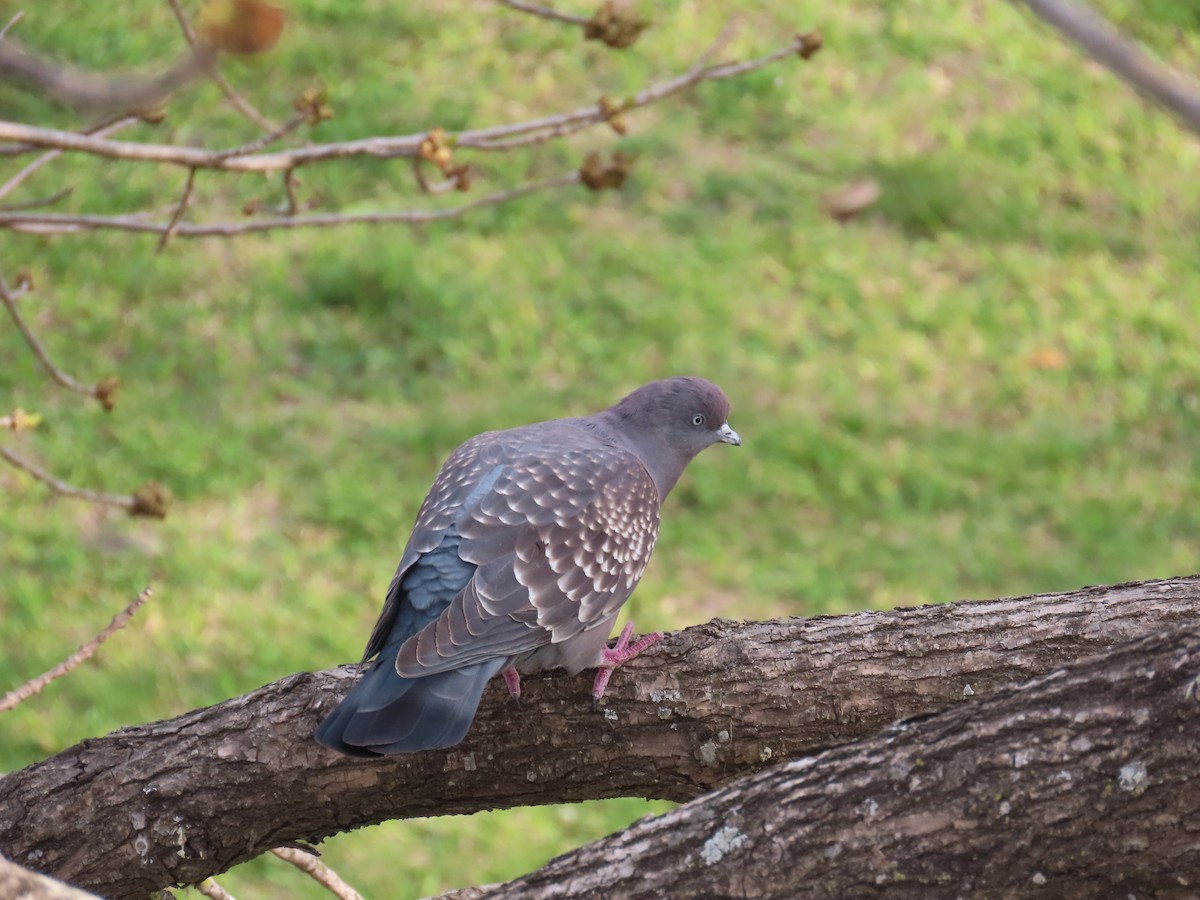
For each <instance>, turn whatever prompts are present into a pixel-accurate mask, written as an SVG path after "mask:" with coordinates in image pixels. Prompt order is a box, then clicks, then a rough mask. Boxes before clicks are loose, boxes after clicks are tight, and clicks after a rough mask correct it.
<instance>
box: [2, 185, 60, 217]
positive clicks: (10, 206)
mask: <svg viewBox="0 0 1200 900" xmlns="http://www.w3.org/2000/svg"><path fill="white" fill-rule="evenodd" d="M74 190H75V188H70V187H65V188H63V189H62V190H58V191H55V192H54V193H53V194H48V195H46V196H45V197H34V198H33V199H32V200H22V201H21V202H20V203H3V204H0V209H4V210H8V211H10V212H18V211H19V210H24V209H41V208H42V207H43V206H53V205H54V204H55V203H57V202H58V201H59V200H65V199H66V198H67V197H70V196H71V194H72V193H73V192H74Z"/></svg>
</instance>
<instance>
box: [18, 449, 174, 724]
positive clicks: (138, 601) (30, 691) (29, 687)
mask: <svg viewBox="0 0 1200 900" xmlns="http://www.w3.org/2000/svg"><path fill="white" fill-rule="evenodd" d="M0 451H3V448H2V447H0ZM151 593H152V591H151V590H150V588H148V587H147V588H145V589H143V590H142V592H141V593H140V594H138V595H137V596H136V597H135V598H134V599H133V601H132V602H131V603H130V604H129V605H128V606H126V607H125V608H124V609H123V610H121V611H120V612H119V613H117V614H116V615H115V616H113V619H112V621H111V622H109V623H108V626H107V627H106V628H105V629H104V630H103V631H101V632H100V633H99V634H98V635H96V636H95V637H94V638H92V639H91V640H90V641H88V642H87V643H86V644H84V645H83V646H82V647H80V648H79V649H78V650H76V651H75V652H74V653H72V654H71V655H70V656H69V657H67V658H66V659H65V660H64V661H63V662H61V663H59V664H58V665H57V666H55V667H54V668H53V669H50V670H49V671H47V672H43V673H42V674H41V675H39V676H38V677H37V678H33V679H30V680H29V681H27V682H25V683H24V684H23V685H21V686H20V687H18V688H16V689H15V690H11V691H9V692H8V693H7V694H5V695H4V696H3V697H0V712H7V711H8V710H10V709H13V708H14V707H16V706H19V705H20V704H21V703H24V702H25V701H26V700H28V699H29V698H30V697H32V696H34V695H35V694H38V693H41V691H42V690H43V689H45V687H46V686H47V685H48V684H50V683H51V682H53V681H57V680H58V679H59V678H62V677H63V676H64V675H66V674H67V673H68V672H70V671H71V670H72V669H75V668H77V667H78V666H79V665H81V664H82V663H85V662H87V661H88V660H89V659H91V658H92V656H94V655H95V653H96V651H97V650H98V649H100V645H101V644H103V643H104V642H105V641H107V640H108V639H109V638H110V637H112V636H113V635H114V634H116V633H117V632H118V631H120V630H121V629H122V628H124V627H125V626H126V625H127V624H129V620H130V619H132V618H133V614H134V613H136V612H137V611H138V610H139V609H141V607H142V605H143V604H144V603H145V602H146V601H147V600H149V599H150V595H151Z"/></svg>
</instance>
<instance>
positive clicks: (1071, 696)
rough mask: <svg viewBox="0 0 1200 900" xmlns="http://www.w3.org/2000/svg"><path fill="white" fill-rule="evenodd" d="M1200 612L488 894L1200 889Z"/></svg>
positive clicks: (714, 798)
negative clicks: (1197, 619)
mask: <svg viewBox="0 0 1200 900" xmlns="http://www.w3.org/2000/svg"><path fill="white" fill-rule="evenodd" d="M1198 686H1200V634H1198V633H1197V631H1196V628H1195V623H1192V624H1184V623H1179V624H1176V625H1173V626H1170V627H1169V628H1168V629H1167V630H1166V631H1165V633H1163V634H1160V635H1155V636H1152V637H1150V638H1144V639H1141V640H1138V641H1134V642H1130V643H1127V644H1124V645H1122V646H1121V647H1119V648H1117V649H1115V650H1113V651H1112V652H1111V653H1107V654H1101V655H1097V656H1093V657H1091V658H1090V659H1088V660H1086V661H1084V662H1081V663H1078V664H1075V665H1073V666H1071V667H1069V668H1068V669H1066V670H1058V671H1056V672H1054V673H1052V674H1050V675H1046V676H1044V677H1042V678H1040V679H1038V680H1036V681H1034V682H1032V683H1029V684H1026V685H1023V686H1020V687H1015V688H1009V689H1004V690H1001V691H998V692H997V693H995V694H993V695H992V696H989V697H985V698H981V699H980V700H979V702H977V703H971V704H962V705H961V706H959V707H957V708H955V709H950V710H947V711H945V712H943V713H940V714H938V715H935V716H933V717H931V718H928V719H925V720H923V721H920V722H916V723H901V724H898V725H895V726H893V727H891V728H889V729H887V730H885V731H884V732H883V733H881V734H878V735H875V736H873V737H870V738H867V739H865V740H862V741H858V742H855V743H854V744H851V745H848V746H843V747H838V748H836V749H833V750H830V751H828V752H826V753H822V754H821V755H819V756H817V757H815V758H810V759H799V760H794V761H792V762H789V763H786V764H784V765H782V766H779V767H778V768H775V769H771V770H768V771H766V772H762V773H759V774H757V775H752V776H749V777H747V778H744V779H741V780H739V781H737V782H735V783H733V784H731V785H729V786H728V787H725V788H723V789H721V790H719V791H717V792H715V793H712V794H709V795H707V796H704V797H701V798H700V799H698V800H695V801H693V802H691V803H688V804H686V805H684V806H681V807H679V808H678V809H675V810H672V811H671V812H669V813H667V814H665V815H662V816H657V817H654V818H650V819H644V820H642V821H641V822H638V823H636V824H635V825H633V826H631V827H630V828H628V829H626V830H625V831H624V832H621V833H619V834H616V835H612V836H610V837H607V838H604V839H602V840H600V841H597V842H595V843H593V844H590V845H588V846H586V847H583V848H581V849H579V850H576V851H573V852H571V853H567V854H564V855H563V856H560V857H559V858H558V859H556V860H554V861H553V862H551V863H550V864H549V865H548V866H546V867H545V868H543V869H541V870H540V871H538V872H535V873H533V874H532V875H529V876H527V877H525V878H521V879H519V880H517V881H515V882H511V883H509V884H505V885H499V886H497V887H496V888H495V889H493V890H492V891H488V892H485V893H484V894H483V895H482V896H483V897H491V898H500V897H503V898H505V900H549V898H554V897H562V898H567V897H569V898H586V897H596V898H605V900H607V898H612V897H623V898H629V900H638V898H651V897H700V896H703V897H708V898H725V897H743V898H744V897H759V898H781V900H782V898H787V900H793V898H802V897H814V898H816V897H819V898H843V897H876V896H880V895H881V892H885V893H886V896H887V897H889V898H898V900H903V898H921V900H925V898H930V897H975V898H990V897H1048V898H1049V897H1054V898H1060V900H1061V898H1081V900H1082V898H1089V900H1090V898H1093V897H1117V896H1120V897H1159V898H1170V897H1178V898H1183V897H1195V896H1196V892H1197V890H1200V840H1198V839H1197V830H1198V826H1200V790H1198V789H1197V787H1196V784H1197V779H1198V778H1200V754H1198V753H1197V746H1198V744H1200V693H1198V690H1197V688H1198Z"/></svg>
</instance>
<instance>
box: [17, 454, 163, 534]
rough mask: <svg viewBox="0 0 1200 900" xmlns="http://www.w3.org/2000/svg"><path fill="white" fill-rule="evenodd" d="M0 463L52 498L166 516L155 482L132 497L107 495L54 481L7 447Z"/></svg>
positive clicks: (43, 470) (161, 495)
mask: <svg viewBox="0 0 1200 900" xmlns="http://www.w3.org/2000/svg"><path fill="white" fill-rule="evenodd" d="M0 459H4V460H6V461H7V462H8V463H9V464H11V465H13V466H15V467H16V468H18V469H21V470H23V471H25V472H28V473H29V474H30V475H32V476H33V477H34V478H36V479H37V480H38V481H40V482H42V484H44V485H47V486H48V487H49V488H50V489H51V490H52V491H54V492H55V493H56V494H62V495H63V496H64V497H75V498H77V499H79V500H87V501H88V502H90V503H101V504H104V505H105V506H117V507H120V508H121V509H124V510H127V511H128V512H129V514H130V515H131V516H146V517H149V518H155V519H161V518H163V517H165V516H166V514H167V504H168V495H167V492H166V491H165V490H163V488H162V487H161V486H159V485H158V484H157V483H156V482H153V481H149V482H147V483H146V484H144V485H143V486H142V487H141V488H139V489H138V491H137V492H136V493H133V494H107V493H105V492H103V491H93V490H89V489H88V488H81V487H75V485H73V484H68V483H67V482H65V481H63V480H62V479H60V478H55V477H54V476H53V475H51V474H50V473H49V472H47V471H46V470H45V469H43V468H42V467H41V466H39V465H37V464H36V463H33V462H30V461H29V460H27V459H25V457H23V456H19V455H17V454H16V453H14V452H13V451H12V450H10V449H8V448H7V447H4V446H0Z"/></svg>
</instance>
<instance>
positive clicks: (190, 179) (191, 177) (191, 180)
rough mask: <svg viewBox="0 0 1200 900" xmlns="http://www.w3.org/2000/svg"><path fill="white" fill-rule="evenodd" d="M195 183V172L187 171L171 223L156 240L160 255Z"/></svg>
mask: <svg viewBox="0 0 1200 900" xmlns="http://www.w3.org/2000/svg"><path fill="white" fill-rule="evenodd" d="M195 183H196V170H195V169H188V175H187V183H186V184H184V186H183V193H182V194H181V195H180V197H179V205H178V206H176V207H175V212H174V214H173V215H172V216H171V221H170V222H168V223H167V227H166V230H165V231H163V233H162V237H160V238H159V239H158V252H159V253H161V252H162V251H163V250H164V249H166V246H167V241H169V240H171V235H173V234H174V233H175V229H176V228H177V227H178V226H179V220H180V219H182V218H183V213H184V211H185V210H186V209H187V206H188V203H190V202H191V199H192V187H193V186H194V185H195Z"/></svg>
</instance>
